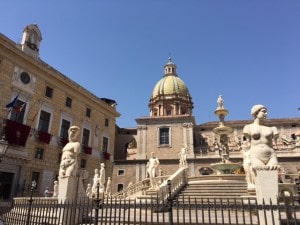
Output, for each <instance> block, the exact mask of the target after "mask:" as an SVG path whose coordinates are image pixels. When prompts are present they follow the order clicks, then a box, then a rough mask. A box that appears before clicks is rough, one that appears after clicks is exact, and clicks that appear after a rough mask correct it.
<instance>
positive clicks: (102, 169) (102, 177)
mask: <svg viewBox="0 0 300 225" xmlns="http://www.w3.org/2000/svg"><path fill="white" fill-rule="evenodd" d="M99 183H100V189H99V191H100V193H103V192H105V164H104V163H101V164H100V170H99Z"/></svg>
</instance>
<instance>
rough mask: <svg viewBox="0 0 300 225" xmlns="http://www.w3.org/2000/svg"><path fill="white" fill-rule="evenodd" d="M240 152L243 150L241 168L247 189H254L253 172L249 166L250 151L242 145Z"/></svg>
mask: <svg viewBox="0 0 300 225" xmlns="http://www.w3.org/2000/svg"><path fill="white" fill-rule="evenodd" d="M242 150H243V152H244V153H243V168H244V171H245V175H246V182H247V188H248V189H254V188H255V174H254V170H253V168H252V165H251V160H250V151H249V149H247V148H246V145H245V144H242Z"/></svg>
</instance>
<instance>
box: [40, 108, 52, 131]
mask: <svg viewBox="0 0 300 225" xmlns="http://www.w3.org/2000/svg"><path fill="white" fill-rule="evenodd" d="M50 118H51V114H50V113H48V112H46V111H44V110H41V114H40V120H39V126H38V130H40V131H43V132H46V133H48V130H49V125H50Z"/></svg>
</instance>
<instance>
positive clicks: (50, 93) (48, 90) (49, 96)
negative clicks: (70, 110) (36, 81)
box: [45, 86, 53, 98]
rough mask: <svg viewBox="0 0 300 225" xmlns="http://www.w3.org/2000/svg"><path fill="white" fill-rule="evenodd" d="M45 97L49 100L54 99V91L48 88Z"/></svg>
mask: <svg viewBox="0 0 300 225" xmlns="http://www.w3.org/2000/svg"><path fill="white" fill-rule="evenodd" d="M45 96H46V97H48V98H52V96H53V89H52V88H51V87H49V86H47V87H46V91H45Z"/></svg>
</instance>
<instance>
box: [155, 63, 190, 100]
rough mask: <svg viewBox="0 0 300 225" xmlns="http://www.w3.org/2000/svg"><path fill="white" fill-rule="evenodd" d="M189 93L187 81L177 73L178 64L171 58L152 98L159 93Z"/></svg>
mask: <svg viewBox="0 0 300 225" xmlns="http://www.w3.org/2000/svg"><path fill="white" fill-rule="evenodd" d="M174 94H177V95H189V91H188V88H187V86H186V85H185V83H184V82H183V81H182V80H181V79H180V78H179V77H178V75H177V74H176V65H175V64H174V63H173V62H172V61H171V58H169V61H168V63H167V64H166V65H165V75H164V77H163V78H162V79H161V80H160V81H158V82H157V84H156V85H155V87H154V89H153V92H152V98H155V97H156V96H159V95H174Z"/></svg>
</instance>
